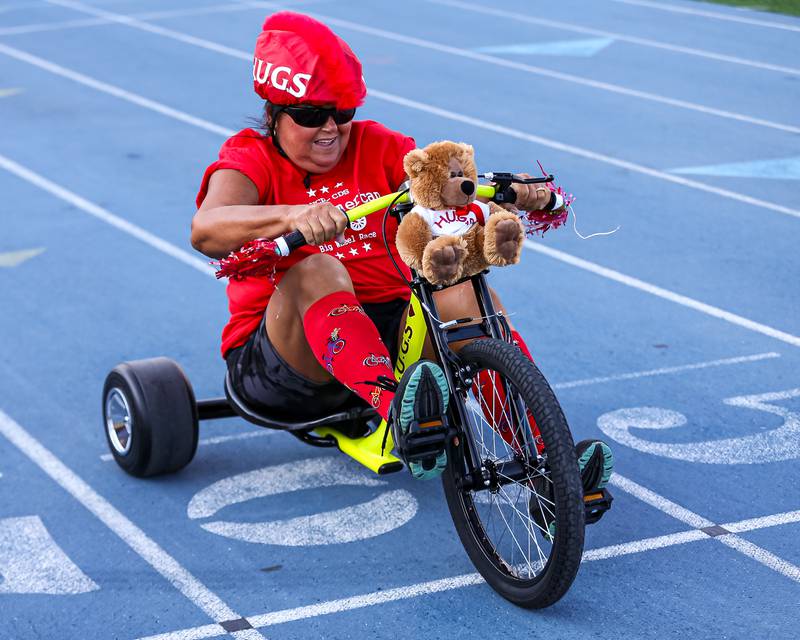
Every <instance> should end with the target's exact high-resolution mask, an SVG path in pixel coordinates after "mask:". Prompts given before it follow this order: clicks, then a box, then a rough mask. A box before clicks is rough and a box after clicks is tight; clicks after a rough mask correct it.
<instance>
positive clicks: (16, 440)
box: [0, 410, 263, 640]
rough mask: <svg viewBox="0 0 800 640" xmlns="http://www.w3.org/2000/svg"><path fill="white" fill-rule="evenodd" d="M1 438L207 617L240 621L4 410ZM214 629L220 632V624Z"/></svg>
mask: <svg viewBox="0 0 800 640" xmlns="http://www.w3.org/2000/svg"><path fill="white" fill-rule="evenodd" d="M0 435H3V436H5V438H6V439H7V440H8V441H9V442H10V443H11V444H13V445H14V446H15V447H16V448H17V449H19V450H20V451H21V452H22V453H24V454H25V455H26V456H27V457H28V458H29V459H30V460H31V461H32V462H33V463H34V464H35V465H36V466H38V467H39V468H40V469H41V470H42V471H44V472H45V473H46V474H47V475H48V476H50V478H51V479H52V480H53V481H55V482H56V483H57V484H58V485H59V486H61V487H62V488H63V489H64V490H65V491H67V493H69V494H70V495H71V496H72V497H73V498H75V499H76V500H77V501H78V502H80V503H81V504H82V505H83V506H84V507H86V509H87V510H88V511H89V512H90V513H92V514H93V515H94V516H95V517H96V518H97V519H98V520H100V521H101V522H102V523H103V524H104V525H105V526H106V527H108V528H109V529H111V531H113V532H114V533H115V534H116V535H117V536H118V537H119V538H120V539H121V540H122V541H123V542H125V543H126V544H127V545H128V546H129V547H130V548H131V549H133V550H134V551H135V552H136V553H137V554H139V556H140V557H141V558H142V559H143V560H144V561H145V562H147V563H148V564H149V565H150V566H151V567H153V569H155V570H156V571H157V572H158V573H159V574H161V575H162V576H163V577H164V578H165V579H166V580H167V581H168V582H169V583H170V584H172V586H173V587H175V588H176V589H177V590H178V591H179V592H180V593H182V594H183V595H184V596H185V597H186V598H187V599H188V600H189V601H191V602H192V603H194V604H195V605H196V606H197V607H198V608H200V609H201V610H202V611H203V612H204V613H206V615H208V616H209V617H210V618H212V619H213V620H215V621H217V622H222V621H225V620H235V619H238V618H240V617H241V616H240V615H239V614H237V613H236V612H235V611H233V609H231V608H230V607H229V606H228V605H227V604H225V602H223V601H222V600H221V599H220V598H219V596H217V595H216V594H215V593H213V592H212V591H211V590H210V589H208V587H206V586H205V585H204V584H203V583H202V582H200V581H199V580H198V579H197V578H195V577H194V575H192V574H191V573H189V571H187V570H186V569H185V568H184V567H183V566H182V565H181V564H180V563H179V562H178V561H177V560H175V558H173V557H172V556H171V555H169V554H168V553H167V552H166V551H164V549H162V548H161V546H160V545H158V543H156V542H155V541H154V540H152V539H151V538H150V537H149V536H148V535H147V534H146V533H145V532H144V531H142V530H141V529H140V528H139V527H137V526H136V525H135V524H134V523H133V522H131V521H130V520H129V519H128V518H126V517H125V516H124V515H122V513H120V512H119V511H118V510H117V509H116V507H114V505H112V504H111V503H110V502H108V501H107V500H106V499H105V498H103V497H102V496H101V495H100V494H99V493H97V492H96V491H95V490H94V489H92V487H90V486H89V485H88V484H87V483H86V482H85V481H84V480H83V479H82V478H80V477H79V476H78V475H77V474H76V473H75V472H74V471H72V470H71V469H70V468H69V467H67V466H66V465H65V464H64V463H63V462H61V460H59V459H58V458H57V457H56V456H55V455H53V454H52V453H51V452H50V451H49V450H48V449H46V448H45V447H44V446H43V445H42V444H41V443H40V442H39V441H38V440H36V438H34V437H33V436H32V435H31V434H29V433H28V432H27V431H26V430H25V429H24V428H23V427H21V426H20V425H19V424H17V423H16V422H15V421H14V420H12V419H11V418H10V417H9V416H8V415H7V414H6V413H4V412H3V411H2V410H0ZM212 626H214V627H216V628H217V629H219V628H221V627H220V626H219V625H218V624H214V625H212ZM236 633H237V635H236V637H237V638H240V639H242V640H245V639H247V640H256V639H259V638H260V639H262V640H263V636H262V635H261V634H260V633H258V632H257V631H255V630H252V629H251V630H249V631H240V632H236ZM217 635H219V632H217Z"/></svg>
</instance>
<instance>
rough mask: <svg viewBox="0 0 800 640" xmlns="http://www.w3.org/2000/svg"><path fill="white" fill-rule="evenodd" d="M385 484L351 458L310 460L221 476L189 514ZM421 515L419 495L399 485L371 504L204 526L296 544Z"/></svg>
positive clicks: (365, 533)
mask: <svg viewBox="0 0 800 640" xmlns="http://www.w3.org/2000/svg"><path fill="white" fill-rule="evenodd" d="M386 484H387V483H386V482H384V481H382V480H377V479H375V478H374V477H370V476H368V475H365V474H364V473H362V472H361V471H360V470H357V469H355V468H353V465H352V463H350V462H348V461H347V460H344V459H339V458H311V459H308V460H300V461H298V462H290V463H286V464H280V465H275V466H271V467H265V468H263V469H257V470H255V471H247V472H245V473H240V474H238V475H235V476H230V477H228V478H224V479H222V480H219V481H217V482H215V483H214V484H212V485H210V486H208V487H206V488H205V489H202V490H201V491H199V492H198V493H196V494H195V495H194V497H193V498H192V499H191V501H190V502H189V506H188V509H187V513H188V515H189V517H190V518H192V519H199V518H208V517H211V516H213V515H214V514H215V513H217V512H218V511H219V510H220V509H223V508H224V507H227V506H230V505H234V504H239V503H242V502H246V501H248V500H253V499H256V498H263V497H267V496H276V495H282V494H289V493H291V492H294V491H301V490H304V489H318V488H322V487H333V486H361V487H380V486H383V485H386ZM416 513H417V501H416V500H415V499H414V496H412V495H411V494H410V493H408V491H405V490H403V489H395V490H392V491H387V492H385V493H382V494H380V495H378V496H377V497H376V498H373V499H372V500H369V501H368V502H364V503H361V504H357V505H353V506H349V507H345V508H343V509H336V510H334V511H324V512H321V513H315V514H311V515H304V516H299V517H296V518H290V519H287V520H273V521H269V522H226V521H221V520H220V521H215V522H208V523H205V524H201V525H200V526H202V527H203V529H205V530H206V531H210V532H211V533H216V534H218V535H221V536H225V537H227V538H233V539H234V540H243V541H246V542H257V543H261V544H274V545H281V546H290V547H297V546H310V545H325V544H339V543H343V542H354V541H356V540H365V539H367V538H373V537H375V536H379V535H381V534H384V533H388V532H389V531H393V530H394V529H397V528H398V527H401V526H403V525H404V524H405V523H406V522H408V521H409V520H411V518H413V517H414V515H415V514H416Z"/></svg>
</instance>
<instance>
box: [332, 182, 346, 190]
mask: <svg viewBox="0 0 800 640" xmlns="http://www.w3.org/2000/svg"><path fill="white" fill-rule="evenodd" d="M343 186H344V182H337V183H336V184H335V185H333V188H334V189H338V188H339V187H343Z"/></svg>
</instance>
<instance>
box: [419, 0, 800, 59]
mask: <svg viewBox="0 0 800 640" xmlns="http://www.w3.org/2000/svg"><path fill="white" fill-rule="evenodd" d="M427 1H428V2H430V3H432V4H440V5H444V6H448V7H455V8H457V9H464V10H466V11H474V12H476V13H482V14H484V15H490V16H497V17H499V18H508V19H509V20H512V21H514V22H527V23H528V24H537V25H542V26H544V27H552V28H554V29H558V30H560V31H572V32H574V33H585V34H587V35H593V36H600V37H603V38H613V39H614V40H618V41H620V42H629V43H630V44H636V45H640V46H643V47H651V48H653V49H662V50H664V51H672V52H673V53H684V54H687V55H690V56H697V57H700V58H708V59H709V60H718V61H720V62H730V63H732V64H739V65H743V66H747V67H753V68H755V69H765V70H767V71H777V72H779V73H789V74H792V75H800V69H797V68H795V67H784V66H781V65H778V64H770V63H768V62H759V61H757V60H748V59H747V58H738V57H736V56H728V55H725V54H722V53H715V52H714V51H706V50H704V49H694V48H692V47H682V46H679V45H675V44H669V43H667V42H661V41H659V40H650V39H649V38H639V37H637V36H629V35H626V34H624V33H616V32H613V31H603V30H602V29H592V28H590V27H584V26H581V25H577V24H571V23H568V22H562V21H558V20H547V19H546V18H538V17H534V16H529V15H524V14H520V13H514V12H512V11H504V10H503V9H496V8H494V7H488V6H484V5H477V4H472V3H471V2H461V1H460V0H427Z"/></svg>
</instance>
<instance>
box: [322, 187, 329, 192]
mask: <svg viewBox="0 0 800 640" xmlns="http://www.w3.org/2000/svg"><path fill="white" fill-rule="evenodd" d="M320 191H321V192H322V193H328V191H330V189H328V187H322V188H321V189H320Z"/></svg>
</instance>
